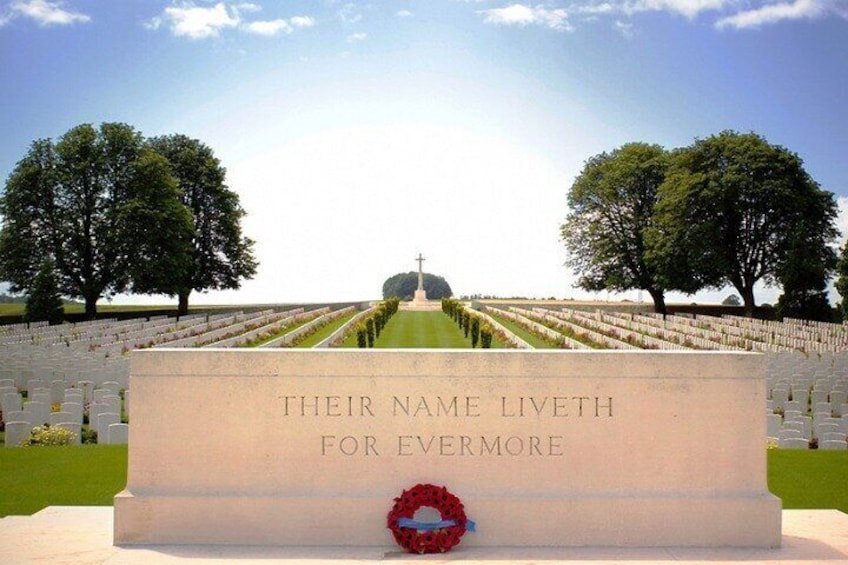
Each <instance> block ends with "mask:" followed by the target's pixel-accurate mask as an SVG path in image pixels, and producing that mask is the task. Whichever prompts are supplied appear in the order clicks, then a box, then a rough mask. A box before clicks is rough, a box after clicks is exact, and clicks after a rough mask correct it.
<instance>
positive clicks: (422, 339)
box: [374, 310, 471, 349]
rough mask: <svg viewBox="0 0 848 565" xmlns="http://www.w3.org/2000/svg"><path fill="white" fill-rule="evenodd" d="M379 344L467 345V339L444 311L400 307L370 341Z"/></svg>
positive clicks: (406, 346)
mask: <svg viewBox="0 0 848 565" xmlns="http://www.w3.org/2000/svg"><path fill="white" fill-rule="evenodd" d="M374 347H379V348H384V349H385V348H411V347H426V348H436V349H441V348H468V347H471V340H470V339H465V336H464V335H463V334H462V332H461V331H460V330H459V328H458V327H457V325H456V324H455V323H454V322H453V320H451V319H450V318H448V317H447V316H446V315H445V314H444V312H441V311H436V312H414V311H407V310H401V311H399V312H398V313H397V314H395V315H394V316H392V318H391V320H389V323H388V324H386V327H385V328H383V331H382V332H381V333H380V337H379V338H378V339H377V340H376V342H375V343H374Z"/></svg>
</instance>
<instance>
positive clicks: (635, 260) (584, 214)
mask: <svg viewBox="0 0 848 565" xmlns="http://www.w3.org/2000/svg"><path fill="white" fill-rule="evenodd" d="M668 161H669V159H668V154H667V153H666V151H665V150H664V149H663V148H662V147H660V146H658V145H648V144H646V143H629V144H626V145H623V146H622V147H620V148H618V149H616V150H614V151H612V152H611V153H601V154H599V155H596V156H594V157H592V158H591V159H589V160H588V161H587V162H586V164H585V166H584V167H583V171H582V172H581V173H580V175H579V176H578V177H577V179H576V180H575V181H574V184H573V185H572V186H571V190H570V192H569V194H568V205H569V209H570V212H569V214H568V217H567V218H566V221H565V223H564V224H563V225H562V226H561V228H560V233H561V235H562V239H563V241H564V242H565V246H566V249H567V250H568V253H569V258H568V263H567V264H568V265H569V266H571V267H572V268H573V269H574V271H575V272H576V273H577V274H578V275H579V278H578V280H577V284H578V286H580V287H581V288H583V289H585V290H614V291H625V290H631V289H642V290H647V291H648V293H649V294H650V295H651V298H652V299H653V301H654V309H655V310H656V311H657V312H661V313H663V314H664V313H665V311H666V308H665V298H664V289H663V286H662V283H661V282H660V279H659V277H658V276H657V272H656V269H655V267H654V265H652V264H651V263H650V262H649V261H648V258H647V254H646V245H645V233H646V231H647V230H648V229H650V227H651V225H652V224H653V220H652V218H653V213H654V204H655V202H656V199H657V191H658V190H659V187H660V185H661V184H662V182H663V180H664V179H665V172H666V169H667V168H668Z"/></svg>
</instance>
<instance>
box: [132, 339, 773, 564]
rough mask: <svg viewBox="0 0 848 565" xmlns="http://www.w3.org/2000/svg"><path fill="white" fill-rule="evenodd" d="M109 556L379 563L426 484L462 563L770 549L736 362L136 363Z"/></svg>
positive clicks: (138, 356) (757, 370)
mask: <svg viewBox="0 0 848 565" xmlns="http://www.w3.org/2000/svg"><path fill="white" fill-rule="evenodd" d="M131 387H132V391H133V393H132V394H133V424H132V426H131V427H130V437H129V445H130V447H129V470H128V484H127V489H126V490H125V491H124V492H122V493H121V494H119V495H118V496H117V497H116V499H115V542H116V543H118V544H151V543H152V544H157V543H168V544H172V543H184V544H194V543H200V544H214V543H217V544H266V545H369V546H391V545H393V541H392V538H391V535H390V532H389V531H388V530H387V529H386V527H385V526H386V524H385V521H386V514H387V512H388V511H389V509H390V508H391V506H392V504H393V499H394V497H396V496H398V495H399V494H400V493H401V491H402V490H403V489H405V488H407V489H408V488H410V487H412V486H414V485H415V484H417V483H420V482H430V483H433V484H438V485H445V486H447V487H448V489H450V490H451V491H452V492H454V493H455V494H456V495H457V496H459V497H460V498H461V499H462V500H463V502H464V504H465V508H466V513H467V514H468V516H469V517H470V518H471V519H473V520H475V521H476V522H477V524H478V532H476V533H469V534H466V536H465V537H464V538H463V542H462V543H463V545H470V546H474V545H483V546H498V545H503V546H528V545H530V546H533V545H553V546H581V545H595V546H755V547H770V546H778V545H780V520H781V513H780V501H779V500H778V499H777V498H775V497H774V496H772V495H771V494H769V492H768V488H767V485H766V454H765V438H766V422H765V419H764V418H763V412H762V406H763V405H764V404H765V379H764V363H763V358H762V356H760V355H757V354H747V353H717V352H701V353H679V352H608V351H605V352H582V351H581V352H568V351H514V350H513V351H465V350H463V351H459V350H454V351H451V350H441V351H440V350H367V351H359V350H357V351H350V350H347V351H345V350H272V351H265V350H255V351H240V350H202V351H199V350H194V351H191V350H172V351H169V350H149V351H140V352H136V353H134V354H133V365H132V372H131Z"/></svg>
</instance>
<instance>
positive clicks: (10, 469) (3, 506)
mask: <svg viewBox="0 0 848 565" xmlns="http://www.w3.org/2000/svg"><path fill="white" fill-rule="evenodd" d="M126 484H127V446H126V445H80V446H71V447H14V448H0V517H3V516H9V515H30V514H33V513H35V512H38V511H39V510H41V509H43V508H46V507H48V506H111V505H112V503H113V501H112V499H113V497H114V496H115V495H116V494H118V493H119V492H120V491H121V490H123V489H124V487H125V486H126Z"/></svg>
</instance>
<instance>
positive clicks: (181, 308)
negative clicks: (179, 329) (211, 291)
mask: <svg viewBox="0 0 848 565" xmlns="http://www.w3.org/2000/svg"><path fill="white" fill-rule="evenodd" d="M189 294H191V289H189V290H185V291H183V290H181V291H180V292H179V297H180V303H179V305H178V306H177V316H185V315H186V314H188V295H189Z"/></svg>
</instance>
